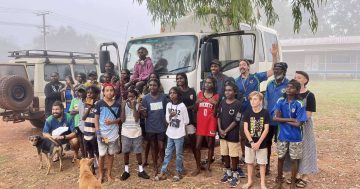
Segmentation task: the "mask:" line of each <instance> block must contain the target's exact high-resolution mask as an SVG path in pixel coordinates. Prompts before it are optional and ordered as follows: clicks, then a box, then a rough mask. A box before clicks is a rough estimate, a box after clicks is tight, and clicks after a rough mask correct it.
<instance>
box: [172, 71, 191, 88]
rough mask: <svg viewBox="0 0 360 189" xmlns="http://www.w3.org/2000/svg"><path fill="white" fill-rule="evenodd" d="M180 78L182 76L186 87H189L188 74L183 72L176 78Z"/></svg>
mask: <svg viewBox="0 0 360 189" xmlns="http://www.w3.org/2000/svg"><path fill="white" fill-rule="evenodd" d="M178 76H182V77H183V78H184V79H185V85H186V86H189V83H188V78H187V75H186V73H184V72H182V73H177V74H176V77H175V78H177V77H178ZM176 86H177V84H176Z"/></svg>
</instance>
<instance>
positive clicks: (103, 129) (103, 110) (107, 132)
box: [95, 100, 121, 142]
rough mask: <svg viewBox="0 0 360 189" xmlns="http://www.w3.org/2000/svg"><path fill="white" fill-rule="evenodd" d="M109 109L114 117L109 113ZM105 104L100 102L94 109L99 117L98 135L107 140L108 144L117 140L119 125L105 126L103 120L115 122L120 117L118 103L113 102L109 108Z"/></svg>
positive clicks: (102, 101)
mask: <svg viewBox="0 0 360 189" xmlns="http://www.w3.org/2000/svg"><path fill="white" fill-rule="evenodd" d="M110 108H111V109H112V110H113V111H114V112H115V114H116V116H115V115H114V114H113V113H112V112H111V111H110ZM110 108H109V106H108V105H107V104H106V102H105V101H104V100H100V101H98V102H97V103H96V105H95V109H96V112H95V114H96V115H99V125H100V133H101V136H102V137H105V138H108V139H109V141H110V142H113V141H115V140H116V139H117V138H119V125H118V124H112V125H106V124H105V120H106V119H110V120H115V119H117V118H119V117H120V112H121V108H120V103H119V102H118V101H116V100H115V101H114V103H113V104H112V105H111V106H110Z"/></svg>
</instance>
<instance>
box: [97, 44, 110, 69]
mask: <svg viewBox="0 0 360 189" xmlns="http://www.w3.org/2000/svg"><path fill="white" fill-rule="evenodd" d="M99 61H100V70H101V73H104V72H105V64H106V63H108V62H110V52H109V51H107V50H100V52H99Z"/></svg>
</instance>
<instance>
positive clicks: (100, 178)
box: [98, 175, 104, 183]
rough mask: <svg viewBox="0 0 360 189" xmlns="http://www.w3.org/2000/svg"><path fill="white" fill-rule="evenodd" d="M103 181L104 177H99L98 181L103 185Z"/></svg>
mask: <svg viewBox="0 0 360 189" xmlns="http://www.w3.org/2000/svg"><path fill="white" fill-rule="evenodd" d="M103 179H104V177H103V176H102V175H99V177H98V181H100V182H101V183H103Z"/></svg>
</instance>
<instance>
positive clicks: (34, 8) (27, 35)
mask: <svg viewBox="0 0 360 189" xmlns="http://www.w3.org/2000/svg"><path fill="white" fill-rule="evenodd" d="M41 11H50V13H49V14H48V15H47V16H46V25H49V29H50V30H51V29H54V28H57V27H59V26H72V27H73V28H75V30H76V31H77V32H78V33H81V34H91V35H93V36H94V37H95V38H96V39H97V41H100V42H102V41H116V42H117V43H118V44H119V46H122V45H124V44H125V41H127V40H128V39H129V38H130V37H138V36H142V35H146V34H153V33H158V32H159V31H160V25H159V24H154V23H153V22H152V21H151V16H150V14H149V13H148V11H147V9H146V5H145V4H144V5H138V3H136V2H133V0H61V1H59V0H11V1H9V0H0V38H3V39H4V38H5V39H8V40H11V41H13V42H15V43H16V44H18V45H19V46H20V47H21V48H22V49H29V48H31V45H32V41H33V39H34V38H35V37H36V36H39V35H41V29H40V28H39V27H40V26H42V17H41V16H37V15H36V14H35V13H36V12H41Z"/></svg>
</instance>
